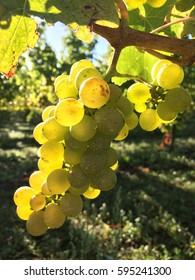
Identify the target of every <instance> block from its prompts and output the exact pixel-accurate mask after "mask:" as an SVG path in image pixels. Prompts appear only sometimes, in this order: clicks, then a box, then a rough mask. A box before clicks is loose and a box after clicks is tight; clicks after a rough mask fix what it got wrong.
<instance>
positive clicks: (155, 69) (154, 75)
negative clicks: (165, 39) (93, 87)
mask: <svg viewBox="0 0 195 280" xmlns="http://www.w3.org/2000/svg"><path fill="white" fill-rule="evenodd" d="M168 64H172V62H171V61H170V60H168V59H160V60H157V61H156V62H155V63H154V65H153V66H152V70H151V76H152V80H153V84H156V79H157V75H158V72H159V71H160V69H161V67H162V66H164V65H168Z"/></svg>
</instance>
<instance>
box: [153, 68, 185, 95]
mask: <svg viewBox="0 0 195 280" xmlns="http://www.w3.org/2000/svg"><path fill="white" fill-rule="evenodd" d="M183 78H184V71H183V69H182V68H181V67H180V66H179V65H177V64H175V63H171V64H168V65H164V66H162V67H161V68H160V70H159V72H158V74H157V83H158V85H159V86H160V87H162V88H164V89H173V88H176V87H178V85H179V84H181V82H182V81H183Z"/></svg>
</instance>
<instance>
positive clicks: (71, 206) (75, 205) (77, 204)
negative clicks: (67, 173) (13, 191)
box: [60, 193, 83, 217]
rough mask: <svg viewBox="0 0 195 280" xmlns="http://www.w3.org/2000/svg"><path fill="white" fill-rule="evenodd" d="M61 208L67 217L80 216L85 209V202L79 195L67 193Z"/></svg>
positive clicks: (61, 202) (61, 201)
mask: <svg viewBox="0 0 195 280" xmlns="http://www.w3.org/2000/svg"><path fill="white" fill-rule="evenodd" d="M60 208H61V209H62V211H63V213H64V214H65V215H66V216H70V217H74V216H77V215H79V213H80V212H81V211H82V208H83V201H82V199H81V197H80V196H79V195H73V194H71V193H66V194H65V195H64V196H63V197H62V198H61V200H60Z"/></svg>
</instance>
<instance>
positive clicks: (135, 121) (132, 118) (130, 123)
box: [125, 112, 139, 130]
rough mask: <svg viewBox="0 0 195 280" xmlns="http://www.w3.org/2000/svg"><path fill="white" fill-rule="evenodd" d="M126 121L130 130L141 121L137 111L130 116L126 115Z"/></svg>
mask: <svg viewBox="0 0 195 280" xmlns="http://www.w3.org/2000/svg"><path fill="white" fill-rule="evenodd" d="M125 123H126V124H127V126H128V128H129V130H133V129H134V128H136V126H137V125H138V123H139V119H138V116H137V115H136V113H134V112H133V113H132V114H131V115H130V116H127V117H125Z"/></svg>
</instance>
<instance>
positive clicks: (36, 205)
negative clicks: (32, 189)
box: [30, 193, 46, 210]
mask: <svg viewBox="0 0 195 280" xmlns="http://www.w3.org/2000/svg"><path fill="white" fill-rule="evenodd" d="M45 205H46V199H45V196H44V195H43V194H42V193H37V194H34V195H33V196H32V197H31V199H30V206H31V208H32V209H33V210H41V209H43V208H44V207H45Z"/></svg>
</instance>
